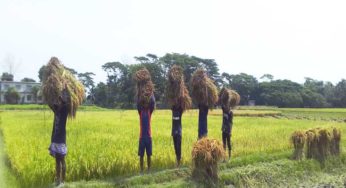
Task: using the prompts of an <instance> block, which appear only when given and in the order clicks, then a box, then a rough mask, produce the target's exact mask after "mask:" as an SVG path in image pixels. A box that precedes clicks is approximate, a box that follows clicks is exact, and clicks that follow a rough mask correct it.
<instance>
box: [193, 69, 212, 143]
mask: <svg viewBox="0 0 346 188" xmlns="http://www.w3.org/2000/svg"><path fill="white" fill-rule="evenodd" d="M191 86H192V96H193V99H194V100H195V102H196V103H197V104H198V109H199V113H198V138H199V139H201V138H202V137H204V136H207V135H208V111H209V108H213V107H214V105H215V104H216V103H217V101H218V95H217V88H216V86H215V85H214V83H213V81H212V80H211V79H210V78H208V76H207V73H206V72H205V71H204V70H203V69H198V70H196V71H195V72H194V74H193V75H192V78H191Z"/></svg>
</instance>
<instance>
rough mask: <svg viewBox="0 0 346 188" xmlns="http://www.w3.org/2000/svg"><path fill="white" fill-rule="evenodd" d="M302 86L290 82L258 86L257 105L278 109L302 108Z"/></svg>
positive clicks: (278, 81) (273, 82) (276, 81)
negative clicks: (277, 107) (276, 107)
mask: <svg viewBox="0 0 346 188" xmlns="http://www.w3.org/2000/svg"><path fill="white" fill-rule="evenodd" d="M302 90H303V86H301V85H300V84H298V83H296V82H292V81H290V80H275V81H271V82H261V83H260V84H259V101H258V102H259V104H263V105H271V106H279V107H302V106H303V98H302V95H301V93H302Z"/></svg>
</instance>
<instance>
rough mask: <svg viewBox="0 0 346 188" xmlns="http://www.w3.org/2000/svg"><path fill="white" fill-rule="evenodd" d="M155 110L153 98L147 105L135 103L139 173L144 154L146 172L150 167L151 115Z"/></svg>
mask: <svg viewBox="0 0 346 188" xmlns="http://www.w3.org/2000/svg"><path fill="white" fill-rule="evenodd" d="M154 108H155V97H154V95H152V96H151V97H150V101H149V105H148V106H142V105H140V104H139V103H137V110H138V114H139V118H140V119H139V120H140V135H139V146H138V156H139V157H140V168H141V172H143V170H144V165H143V163H144V152H146V153H147V164H148V170H150V166H151V155H152V141H151V114H152V113H153V111H154Z"/></svg>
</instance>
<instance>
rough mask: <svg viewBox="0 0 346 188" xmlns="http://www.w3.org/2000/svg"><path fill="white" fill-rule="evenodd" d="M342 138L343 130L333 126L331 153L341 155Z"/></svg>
mask: <svg viewBox="0 0 346 188" xmlns="http://www.w3.org/2000/svg"><path fill="white" fill-rule="evenodd" d="M340 140H341V131H340V129H338V128H335V127H334V128H333V135H332V141H331V142H332V143H331V149H330V150H331V151H330V152H331V154H332V155H340Z"/></svg>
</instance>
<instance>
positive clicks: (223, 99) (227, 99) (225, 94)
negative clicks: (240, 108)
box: [219, 87, 231, 111]
mask: <svg viewBox="0 0 346 188" xmlns="http://www.w3.org/2000/svg"><path fill="white" fill-rule="evenodd" d="M219 104H220V105H221V106H223V107H224V108H226V109H227V110H228V111H230V109H231V105H230V104H231V93H230V90H229V89H227V88H225V87H223V88H222V89H221V91H220V93H219Z"/></svg>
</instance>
